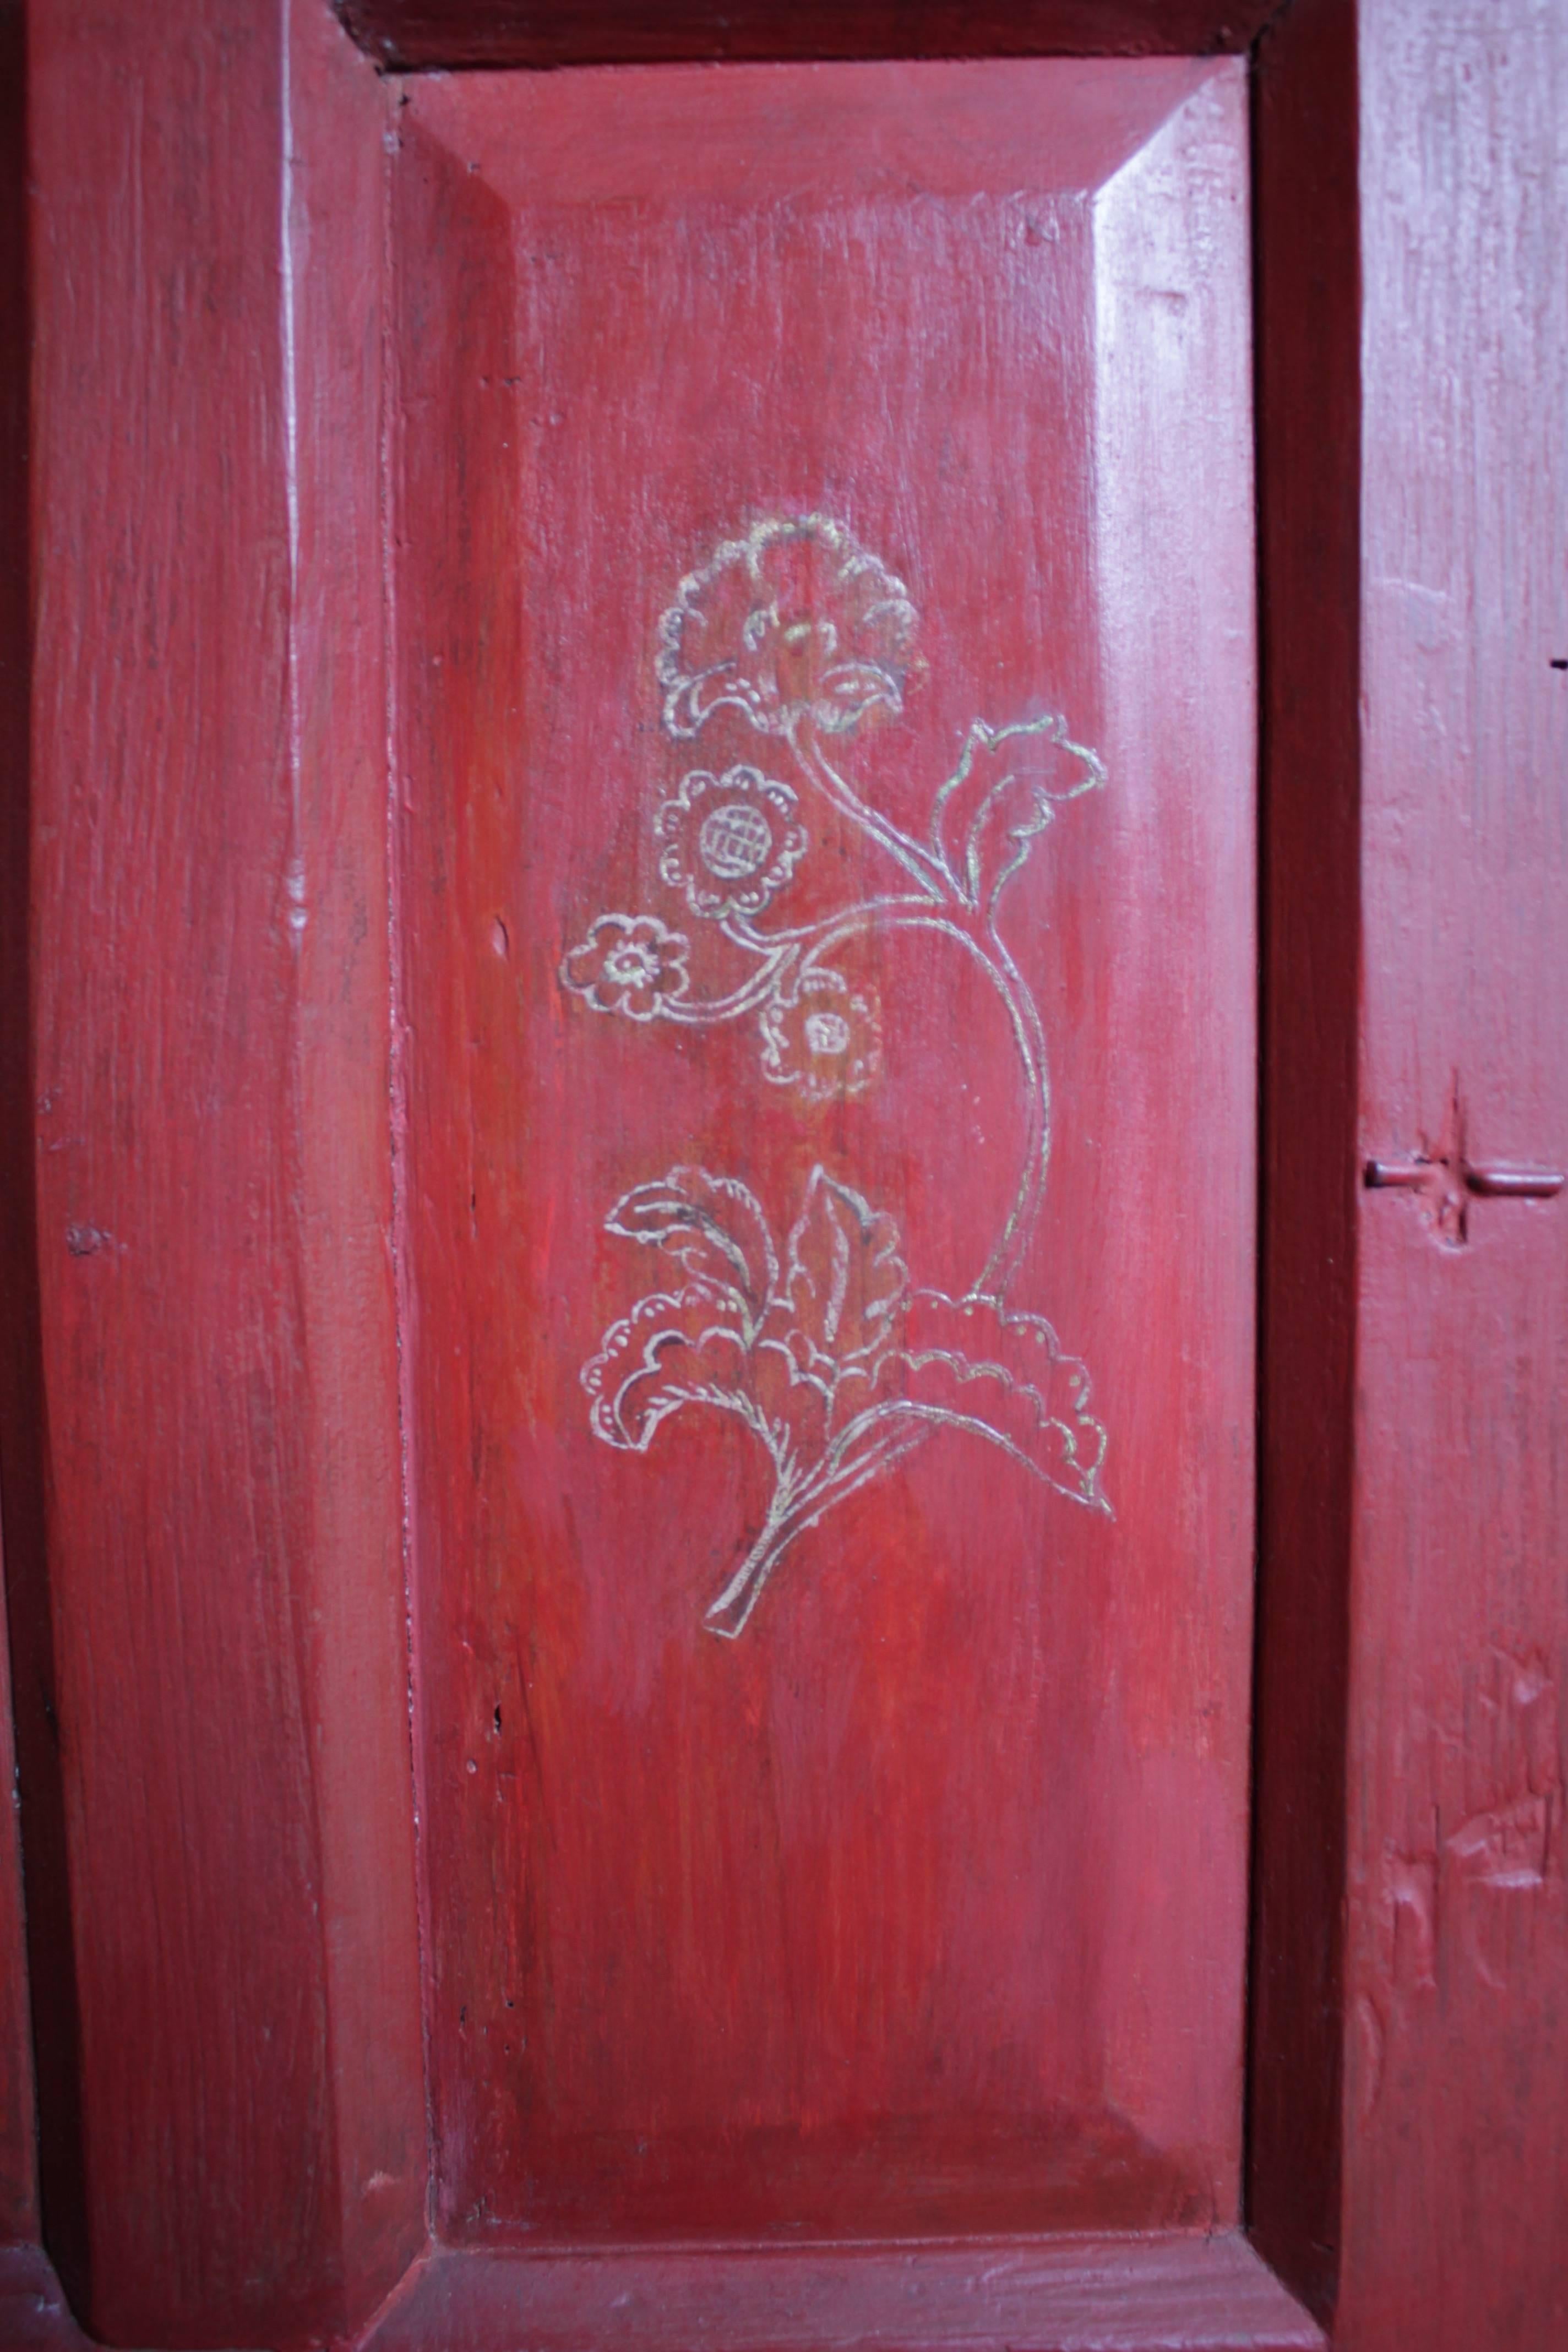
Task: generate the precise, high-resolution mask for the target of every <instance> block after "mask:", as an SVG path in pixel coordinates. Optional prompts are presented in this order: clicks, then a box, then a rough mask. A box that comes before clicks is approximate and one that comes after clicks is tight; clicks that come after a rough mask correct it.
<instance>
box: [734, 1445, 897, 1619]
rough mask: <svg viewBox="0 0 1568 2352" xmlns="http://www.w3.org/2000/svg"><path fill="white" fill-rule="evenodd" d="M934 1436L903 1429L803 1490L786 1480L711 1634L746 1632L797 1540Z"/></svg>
mask: <svg viewBox="0 0 1568 2352" xmlns="http://www.w3.org/2000/svg"><path fill="white" fill-rule="evenodd" d="M929 1435H930V1431H929V1430H928V1429H926V1428H924V1427H921V1428H918V1429H915V1430H900V1431H899V1432H898V1433H896V1434H893V1435H889V1436H887V1437H884V1438H881V1439H879V1441H878V1443H877V1444H874V1445H871V1446H868V1448H867V1449H866V1452H865V1453H864V1454H861V1455H860V1457H859V1458H858V1460H856V1461H850V1462H844V1461H840V1462H839V1463H838V1464H837V1466H836V1467H835V1468H834V1469H833V1470H832V1471H831V1472H829V1471H826V1470H822V1471H820V1472H818V1473H817V1474H816V1475H809V1476H807V1477H805V1479H803V1480H802V1481H801V1483H800V1484H799V1486H795V1487H793V1488H790V1487H787V1486H786V1485H785V1484H784V1482H783V1481H781V1482H780V1485H779V1486H778V1487H777V1488H776V1489H775V1491H774V1495H773V1506H772V1507H771V1508H770V1510H769V1512H768V1516H767V1518H766V1520H765V1521H764V1523H763V1531H762V1533H761V1535H759V1536H758V1538H757V1540H756V1542H755V1543H754V1544H753V1545H752V1549H751V1550H750V1551H749V1552H748V1553H747V1554H746V1557H745V1559H743V1560H742V1562H741V1564H740V1566H739V1568H737V1569H736V1570H735V1572H734V1574H733V1576H731V1579H730V1580H729V1582H728V1583H727V1584H726V1585H725V1587H724V1589H723V1591H721V1593H720V1594H719V1596H718V1598H717V1599H716V1600H715V1601H714V1602H713V1604H712V1606H711V1607H710V1609H709V1611H708V1612H707V1614H706V1615H705V1616H704V1618H703V1620H702V1622H703V1624H704V1625H705V1626H706V1627H707V1629H708V1631H709V1632H710V1633H717V1634H718V1635H720V1637H721V1639H722V1640H724V1641H727V1642H732V1641H733V1640H734V1639H735V1636H736V1635H737V1634H738V1633H744V1631H745V1629H746V1621H747V1619H748V1618H749V1617H750V1616H751V1614H752V1610H753V1609H755V1607H756V1605H757V1603H758V1601H760V1600H761V1599H762V1597H763V1588H764V1587H765V1586H766V1584H767V1581H768V1579H769V1578H770V1577H771V1576H772V1574H773V1570H774V1569H775V1568H776V1567H777V1566H778V1564H779V1562H780V1560H781V1559H783V1558H784V1554H785V1552H786V1551H787V1550H788V1549H789V1548H790V1546H791V1544H792V1543H794V1541H795V1538H796V1537H797V1536H803V1535H805V1533H806V1531H807V1529H808V1528H814V1527H816V1524H817V1521H818V1520H819V1519H822V1518H826V1515H827V1513H828V1512H829V1511H831V1510H832V1509H833V1508H834V1507H835V1505H837V1504H838V1503H842V1502H845V1501H847V1498H848V1497H849V1496H851V1495H853V1494H854V1493H856V1492H857V1490H858V1488H859V1487H861V1486H868V1484H869V1483H870V1481H871V1480H872V1479H873V1478H877V1477H879V1476H880V1475H881V1473H882V1472H883V1471H884V1470H886V1469H888V1468H889V1466H890V1465H892V1464H893V1463H894V1462H896V1461H897V1460H898V1459H899V1457H900V1454H910V1453H912V1452H913V1450H914V1448H915V1447H916V1446H917V1445H919V1444H923V1442H924V1440H925V1439H926V1438H927V1437H928V1436H929ZM831 1458H832V1457H831V1456H829V1459H830V1460H831Z"/></svg>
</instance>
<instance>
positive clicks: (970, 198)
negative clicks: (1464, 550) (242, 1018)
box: [394, 62, 1254, 2239]
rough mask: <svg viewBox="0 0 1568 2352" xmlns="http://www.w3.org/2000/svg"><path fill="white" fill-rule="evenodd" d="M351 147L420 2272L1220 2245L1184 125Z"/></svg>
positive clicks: (1205, 558)
mask: <svg viewBox="0 0 1568 2352" xmlns="http://www.w3.org/2000/svg"><path fill="white" fill-rule="evenodd" d="M401 136H402V152H401V154H400V156H399V158H398V160H397V163H396V166H395V199H394V238H395V257H396V270H397V278H398V294H397V310H396V319H395V351H396V364H397V369H398V382H399V396H400V411H401V413H400V424H399V430H398V437H397V449H396V478H395V525H396V537H397V558H396V567H395V601H396V627H397V679H398V684H397V702H398V709H397V728H398V742H399V751H398V758H399V765H400V773H401V803H402V817H401V853H400V854H401V858H402V884H401V888H402V930H401V940H402V946H401V954H402V962H403V992H404V1005H405V1022H406V1028H405V1042H404V1049H403V1056H402V1080H403V1086H404V1090H405V1108H406V1143H405V1154H404V1167H403V1176H402V1184H401V1190H402V1196H403V1200H404V1203H405V1217H406V1221H407V1240H408V1244H409V1267H410V1280H409V1290H410V1297H409V1315H408V1318H407V1327H406V1336H405V1370H406V1376H407V1380H408V1384H409V1411H410V1419H409V1436H410V1444H411V1454H412V1475H413V1492H414V1530H415V1561H416V1677H417V1715H418V1722H417V1738H418V1745H419V1753H420V1759H421V1769H422V1771H423V1774H424V1780H425V1790H424V1830H425V1836H424V1852H425V1860H426V1874H427V1882H428V1905H429V1924H430V1941H429V1954H430V1969H431V1985H430V2048H431V2063H432V2073H433V2087H434V2096H435V2112H436V2118H437V2171H438V2183H439V2188H438V2210H439V2212H440V2216H441V2221H442V2226H443V2228H444V2229H445V2230H446V2231H448V2232H449V2233H450V2234H451V2235H453V2236H454V2237H456V2238H458V2239H473V2238H485V2237H489V2236H493V2235H496V2234H507V2233H517V2232H527V2233H535V2234H542V2235H549V2236H552V2237H578V2238H584V2237H587V2238H595V2237H597V2238H602V2237H605V2236H606V2235H614V2236H626V2235H632V2236H637V2235H646V2234H649V2233H653V2234H658V2233H678V2234H683V2235H690V2234H692V2233H711V2232H718V2233H726V2232H727V2233H731V2234H734V2233H744V2234H762V2235H769V2234H775V2233H779V2232H791V2233H795V2234H799V2233H802V2232H805V2233H810V2234H818V2235H826V2236H833V2235H842V2234H846V2233H848V2234H866V2233H868V2232H869V2233H874V2234H895V2235H896V2234H908V2233H910V2232H914V2233H920V2232H951V2231H963V2230H972V2229H981V2230H985V2229H990V2230H994V2229H1039V2228H1051V2227H1100V2226H1116V2227H1121V2226H1142V2225H1152V2224H1157V2223H1178V2224H1192V2225H1203V2224H1207V2223H1210V2222H1213V2221H1216V2220H1217V2221H1225V2220H1226V2219H1228V2218H1231V2217H1232V2216H1234V2213H1235V2210H1236V2195H1237V2146H1238V2116H1239V2072H1238V2068H1239V2053H1240V2004H1241V1980H1242V1958H1243V1913H1244V1889H1245V1856H1246V1759H1247V1664H1248V1648H1249V1639H1250V1634H1249V1627H1250V1603H1249V1579H1250V1563H1251V1540H1252V1539H1251V1434H1250V1433H1251V1419H1252V1397H1251V1366H1252V1341H1251V1297H1252V1286H1253V1276H1252V1262H1251V1251H1252V1211H1251V1204H1252V1190H1253V1120H1254V1109H1253V1091H1254V1078H1253V1036H1254V1024H1253V1010H1252V999H1253V989H1254V944H1253V871H1252V838H1253V835H1252V748H1251V747H1252V734H1253V723H1254V721H1253V700H1252V696H1253V667H1252V637H1251V576H1252V572H1251V566H1252V555H1251V536H1250V513H1249V493H1250V467H1249V433H1248V425H1247V397H1248V372H1247V371H1248V358H1247V249H1246V247H1247V237H1246V184H1245V147H1244V110H1243V86H1242V78H1241V75H1240V72H1239V69H1238V68H1234V67H1232V66H1229V65H1223V64H1221V65H1199V64H1195V63H1193V62H1172V63H1161V64H1150V65H1133V66H1114V65H1104V64H1100V65H1081V64H1055V65H1046V64H1036V65H1030V66H1027V67H1023V68H1020V67H1006V68H1003V67H980V66H968V67H965V66H925V67H857V68H817V69H803V68H786V67H781V68H749V69H739V68H737V69H734V70H732V71H726V73H725V74H724V75H723V77H722V79H718V78H716V77H715V76H713V75H711V74H708V73H704V72H702V71H700V70H694V71H689V70H686V69H672V70H667V71H660V72H628V73H625V74H619V75H615V76H609V75H595V74H589V73H584V74H573V75H563V76H559V77H552V78H551V79H549V80H547V81H538V80H531V79H526V78H521V77H518V78H500V77H497V78H494V79H490V78H483V77H475V78H469V79H465V80H462V81H452V82H436V83H433V84H431V85H428V86H421V87H419V88H418V89H414V90H412V91H411V93H410V102H409V103H408V105H407V106H406V107H405V110H404V112H403V115H402V119H401Z"/></svg>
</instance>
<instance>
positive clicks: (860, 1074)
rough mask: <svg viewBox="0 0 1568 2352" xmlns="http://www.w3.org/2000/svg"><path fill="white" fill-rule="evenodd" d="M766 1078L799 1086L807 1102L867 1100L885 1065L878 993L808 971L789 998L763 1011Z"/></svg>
mask: <svg viewBox="0 0 1568 2352" xmlns="http://www.w3.org/2000/svg"><path fill="white" fill-rule="evenodd" d="M762 1029H763V1077H765V1078H769V1079H771V1080H772V1082H773V1085H774V1086H776V1087H799V1089H800V1092H801V1095H802V1096H803V1097H804V1098H805V1101H807V1102H813V1103H821V1102H831V1101H835V1100H837V1099H838V1098H840V1097H844V1096H846V1095H862V1094H864V1093H865V1091H866V1089H867V1087H868V1086H869V1085H870V1084H871V1081H872V1080H873V1078H875V1076H876V1075H877V1073H878V1071H879V1069H880V1068H881V1066H882V1022H881V1013H880V1010H879V1005H878V1003H877V992H876V991H875V989H867V990H865V991H864V992H862V991H859V990H855V989H851V987H850V985H849V982H847V980H846V979H845V978H844V976H843V974H842V973H841V972H837V971H827V970H826V968H825V967H823V966H812V967H811V968H809V969H808V970H807V971H803V972H802V973H801V975H800V979H799V981H798V982H797V984H796V985H795V988H794V990H792V991H791V992H790V993H789V994H788V995H787V996H775V997H774V998H773V1000H772V1001H771V1002H770V1003H767V1004H765V1005H764V1006H763V1015H762Z"/></svg>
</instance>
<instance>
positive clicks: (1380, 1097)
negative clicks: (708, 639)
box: [1336, 0, 1568, 2352]
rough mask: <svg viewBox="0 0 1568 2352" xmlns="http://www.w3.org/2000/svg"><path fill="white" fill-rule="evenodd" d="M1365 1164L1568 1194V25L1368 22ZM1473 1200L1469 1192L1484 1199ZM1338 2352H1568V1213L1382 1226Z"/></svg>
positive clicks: (1376, 1284) (1370, 8)
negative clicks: (1508, 1174)
mask: <svg viewBox="0 0 1568 2352" xmlns="http://www.w3.org/2000/svg"><path fill="white" fill-rule="evenodd" d="M1360 89H1361V95H1360V119H1361V146H1362V157H1361V179H1362V224H1363V226H1362V275H1363V289H1364V305H1365V309H1364V317H1363V331H1362V341H1361V348H1362V370H1363V399H1364V404H1365V416H1364V425H1363V451H1364V461H1363V462H1364V479H1363V494H1362V517H1363V522H1362V529H1363V623H1362V625H1363V665H1362V688H1363V709H1364V714H1365V715H1364V721H1363V726H1364V750H1363V840H1364V848H1363V924H1364V960H1363V961H1364V1006H1363V1026H1362V1129H1361V1136H1360V1150H1359V1152H1358V1158H1361V1159H1363V1160H1366V1159H1373V1158H1376V1159H1386V1160H1395V1159H1402V1158H1408V1157H1410V1156H1411V1155H1413V1154H1420V1155H1422V1156H1424V1157H1426V1158H1429V1159H1432V1160H1448V1161H1449V1162H1450V1163H1451V1164H1453V1163H1457V1162H1464V1161H1468V1162H1469V1163H1471V1164H1474V1165H1477V1166H1480V1167H1486V1166H1489V1165H1494V1164H1495V1165H1498V1166H1501V1167H1510V1166H1511V1167H1515V1168H1532V1167H1533V1168H1539V1169H1545V1170H1552V1169H1561V1168H1563V1166H1564V1164H1565V1163H1568V934H1565V930H1564V924H1563V907H1564V900H1565V893H1568V682H1565V678H1564V674H1563V672H1562V671H1560V670H1556V669H1554V668H1553V667H1552V663H1553V661H1554V660H1555V659H1560V658H1562V657H1563V656H1564V655H1565V654H1568V568H1565V566H1564V562H1563V551H1564V549H1565V547H1568V373H1565V371H1564V366H1563V354H1564V352H1565V351H1568V272H1565V271H1564V269H1563V250H1562V243H1563V217H1564V212H1565V209H1568V16H1565V15H1564V12H1563V9H1562V8H1560V7H1554V6H1542V5H1534V0H1494V5H1483V0H1444V5H1441V6H1434V7H1411V6H1402V5H1395V0H1367V5H1363V9H1362V12H1361V32H1360ZM1461 1201H1462V1194H1461ZM1357 1221H1358V1224H1359V1228H1360V1234H1359V1242H1358V1252H1359V1294H1360V1333H1359V1347H1358V1364H1357V1383H1356V1385H1357V1401H1358V1402H1357V1422H1356V1456H1355V1459H1356V1474H1355V1484H1354V1496H1355V1515H1354V1527H1353V1535H1354V1560H1355V1573H1354V1583H1353V1592H1354V1602H1355V1605H1354V1613H1353V1620H1352V1660H1351V1667H1352V1685H1351V1688H1352V1706H1351V1710H1350V1725H1351V1747H1350V1803H1349V1806H1348V1809H1347V1821H1348V1826H1349V1841H1350V1843H1349V1885H1348V1916H1347V1946H1346V1998H1347V2002H1348V2016H1347V2023H1348V2047H1347V2053H1346V2073H1345V2081H1346V2095H1345V2096H1346V2115H1345V2164H1344V2188H1343V2210H1344V2219H1343V2231H1344V2238H1343V2258H1342V2293H1341V2302H1340V2315H1339V2319H1338V2323H1337V2327H1336V2342H1339V2343H1342V2344H1343V2345H1344V2347H1346V2352H1370V2348H1371V2347H1376V2352H1382V2347H1384V2346H1389V2345H1394V2344H1396V2343H1408V2344H1420V2345H1421V2346H1422V2347H1427V2348H1428V2352H1514V2347H1522V2346H1525V2345H1530V2346H1531V2347H1534V2346H1542V2347H1544V2346H1547V2345H1555V2344H1560V2343H1563V2341H1565V2340H1568V2104H1565V2102H1564V2099H1563V2083H1564V2081H1565V2080H1568V1885H1565V1880H1564V1843H1563V1805H1564V1794H1563V1791H1564V1780H1565V1774H1568V1750H1565V1747H1564V1730H1563V1720H1564V1715H1565V1713H1568V1701H1565V1698H1564V1692H1565V1690H1568V1574H1565V1572H1564V1568H1565V1559H1568V1554H1565V1550H1564V1543H1565V1517H1564V1507H1565V1497H1568V1419H1565V1416H1564V1412H1563V1398H1564V1395H1565V1394H1568V1202H1565V1200H1564V1198H1563V1196H1562V1195H1559V1196H1557V1197H1555V1198H1550V1199H1543V1200H1528V1199H1527V1200H1520V1199H1508V1198H1489V1197H1480V1198H1471V1199H1469V1200H1468V1202H1466V1203H1463V1213H1462V1215H1460V1216H1458V1217H1455V1216H1452V1215H1449V1214H1446V1213H1444V1203H1443V1202H1441V1201H1440V1200H1428V1199H1424V1198H1423V1197H1422V1196H1420V1195H1417V1194H1415V1193H1412V1192H1400V1191H1386V1192H1384V1191H1365V1190H1363V1192H1361V1194H1360V1196H1359V1199H1358V1203H1357Z"/></svg>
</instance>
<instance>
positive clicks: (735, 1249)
mask: <svg viewBox="0 0 1568 2352" xmlns="http://www.w3.org/2000/svg"><path fill="white" fill-rule="evenodd" d="M605 1232H606V1233H612V1234H619V1235H621V1237H622V1238H623V1239H624V1240H626V1241H632V1242H641V1243H643V1244H645V1245H647V1246H649V1247H653V1248H657V1249H662V1250H665V1251H667V1252H668V1255H670V1256H671V1257H673V1258H674V1259H675V1260H676V1261H677V1263H678V1264H679V1265H682V1266H684V1267H685V1269H686V1271H687V1273H688V1274H689V1275H693V1276H697V1277H698V1278H699V1279H700V1280H704V1281H708V1282H712V1283H716V1284H718V1285H720V1286H721V1287H722V1288H723V1289H725V1290H726V1291H728V1292H729V1293H730V1294H731V1296H732V1297H734V1299H735V1300H736V1302H737V1304H738V1305H739V1306H740V1307H741V1308H742V1312H743V1314H744V1316H745V1318H746V1320H747V1323H748V1325H749V1326H750V1327H751V1328H752V1329H753V1330H754V1328H755V1327H756V1326H757V1324H758V1323H759V1322H760V1321H761V1319H762V1318H763V1314H764V1313H765V1312H766V1310H767V1306H768V1301H769V1300H770V1298H771V1297H773V1290H774V1287H775V1286H776V1285H777V1282H778V1259H777V1256H776V1255H775V1253H774V1250H773V1236H772V1234H770V1233H769V1231H768V1221H767V1219H766V1217H765V1216H764V1215H763V1211H762V1205H761V1203H760V1202H758V1200H757V1198H756V1195H755V1194H754V1193H753V1192H751V1191H749V1190H748V1188H747V1187H746V1186H745V1185H744V1184H742V1183H741V1182H740V1181H738V1179H736V1178H735V1177H732V1176H710V1174H709V1173H708V1171H707V1170H706V1169H705V1168H672V1169H671V1170H670V1171H669V1173H668V1175H667V1176H661V1177H660V1178H659V1179H658V1181H657V1182H655V1183H651V1184H637V1185H634V1187H633V1189H632V1190H631V1191H630V1192H626V1193H624V1194H623V1195H622V1197H621V1198H620V1200H618V1201H617V1202H616V1205H615V1207H614V1208H613V1209H612V1210H611V1211H610V1213H609V1215H608V1216H607V1217H606V1218H605Z"/></svg>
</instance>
